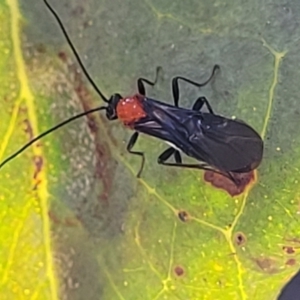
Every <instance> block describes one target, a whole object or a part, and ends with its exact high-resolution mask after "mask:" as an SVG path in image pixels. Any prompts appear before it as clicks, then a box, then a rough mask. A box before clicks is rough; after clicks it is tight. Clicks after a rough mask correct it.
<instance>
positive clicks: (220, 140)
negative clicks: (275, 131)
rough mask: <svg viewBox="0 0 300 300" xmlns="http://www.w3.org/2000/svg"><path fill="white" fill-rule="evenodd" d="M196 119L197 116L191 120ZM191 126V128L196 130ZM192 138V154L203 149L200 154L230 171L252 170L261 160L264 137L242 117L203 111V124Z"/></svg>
mask: <svg viewBox="0 0 300 300" xmlns="http://www.w3.org/2000/svg"><path fill="white" fill-rule="evenodd" d="M196 122H197V117H196V116H195V120H194V121H192V122H191V124H196ZM192 127H193V126H192V125H191V126H190V129H191V131H193V130H194V129H193V128H192ZM190 142H191V144H192V145H193V147H192V148H191V151H190V153H189V155H190V156H196V155H197V153H201V158H202V159H204V160H205V161H206V162H207V163H208V164H210V165H212V166H215V167H216V168H218V169H220V170H224V171H227V172H237V173H243V172H249V171H251V170H253V169H255V168H257V166H258V165H259V164H260V162H261V160H262V155H263V141H262V139H261V137H260V136H259V134H258V133H257V132H256V131H255V130H254V129H253V128H251V127H250V126H249V125H247V124H246V123H244V122H243V121H241V120H232V119H227V118H224V117H222V116H217V115H212V114H208V113H203V114H202V121H201V124H198V127H197V128H196V131H195V132H194V134H193V135H191V137H190Z"/></svg>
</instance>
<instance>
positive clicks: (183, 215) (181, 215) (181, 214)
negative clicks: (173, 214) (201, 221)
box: [178, 210, 189, 222]
mask: <svg viewBox="0 0 300 300" xmlns="http://www.w3.org/2000/svg"><path fill="white" fill-rule="evenodd" d="M178 218H179V219H180V220H181V221H182V222H186V221H188V219H189V214H188V213H187V212H186V211H184V210H181V211H179V212H178Z"/></svg>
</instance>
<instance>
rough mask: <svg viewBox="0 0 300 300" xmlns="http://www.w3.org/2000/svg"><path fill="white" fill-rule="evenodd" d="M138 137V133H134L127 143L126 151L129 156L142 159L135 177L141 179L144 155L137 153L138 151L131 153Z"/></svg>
mask: <svg viewBox="0 0 300 300" xmlns="http://www.w3.org/2000/svg"><path fill="white" fill-rule="evenodd" d="M138 136H139V133H138V132H135V133H134V134H133V135H132V136H131V138H130V140H129V142H128V145H127V148H126V149H127V151H128V152H129V153H130V154H134V155H139V156H141V157H142V163H141V167H140V170H139V171H138V173H137V175H136V177H138V178H139V177H141V174H142V171H143V168H144V164H145V155H144V153H143V152H139V151H132V150H131V149H132V148H133V146H134V144H135V143H136V141H137V138H138Z"/></svg>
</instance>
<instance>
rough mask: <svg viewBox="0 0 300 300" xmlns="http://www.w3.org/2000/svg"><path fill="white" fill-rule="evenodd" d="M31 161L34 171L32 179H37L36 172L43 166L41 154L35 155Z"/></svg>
mask: <svg viewBox="0 0 300 300" xmlns="http://www.w3.org/2000/svg"><path fill="white" fill-rule="evenodd" d="M33 162H34V166H35V169H34V173H33V179H37V177H38V174H39V173H40V172H41V170H42V168H43V164H44V160H43V158H42V157H41V156H35V157H34V158H33Z"/></svg>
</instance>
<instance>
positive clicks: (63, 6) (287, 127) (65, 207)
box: [0, 0, 300, 300]
mask: <svg viewBox="0 0 300 300" xmlns="http://www.w3.org/2000/svg"><path fill="white" fill-rule="evenodd" d="M51 5H53V7H54V8H55V10H56V11H57V12H58V14H59V15H60V16H61V18H62V20H63V23H64V24H65V26H66V28H67V31H68V32H69V33H70V36H71V39H72V41H73V42H74V44H75V46H76V49H78V51H79V53H80V56H81V57H82V58H83V60H84V63H85V65H86V67H87V69H88V70H89V72H90V74H91V76H92V77H93V78H94V79H95V81H96V82H97V83H98V84H99V87H100V89H101V90H102V91H103V92H104V93H105V94H106V95H107V96H109V95H110V94H113V93H115V92H119V93H121V94H122V95H124V96H125V95H130V94H132V93H134V92H135V91H136V83H135V82H136V79H137V78H138V77H144V78H149V79H150V80H151V79H153V78H154V74H155V68H156V66H162V68H163V76H161V78H160V79H159V82H158V84H157V86H155V87H154V88H148V89H147V92H148V94H149V95H150V96H151V97H154V98H157V99H161V100H163V101H166V102H168V103H172V97H171V95H172V94H171V89H170V82H171V79H172V77H174V76H176V75H181V76H186V77H188V78H191V79H193V80H197V81H199V82H201V81H204V80H205V79H207V78H208V76H209V74H210V72H211V70H212V67H213V65H214V64H216V63H218V64H220V66H221V73H220V74H218V75H217V77H216V79H215V81H214V82H213V83H212V84H210V85H208V86H207V87H205V88H203V89H202V90H201V91H198V90H197V89H195V88H192V87H190V86H188V85H184V84H182V86H181V99H180V101H181V102H180V103H181V105H182V106H184V107H191V105H192V103H193V101H194V99H196V98H197V97H198V95H203V94H204V95H205V96H207V98H208V99H209V100H210V103H211V104H212V106H213V108H214V110H215V111H216V112H217V113H219V114H222V115H224V116H228V117H230V116H236V117H238V118H240V119H242V120H245V121H246V122H247V123H249V124H250V125H251V126H253V127H254V128H255V129H256V130H257V131H258V132H260V133H261V135H262V136H263V138H264V141H265V153H264V160H263V162H262V164H261V166H260V167H259V169H258V172H257V173H256V175H255V176H256V181H255V182H253V183H252V184H251V186H249V187H248V188H247V189H246V190H245V192H244V193H242V194H241V195H239V196H235V197H231V196H230V195H229V193H228V192H226V191H225V190H223V189H217V188H215V187H213V186H211V184H209V183H206V182H205V180H204V179H203V172H201V171H192V170H186V169H172V168H167V167H162V166H160V165H157V163H156V159H157V157H158V155H159V154H160V153H161V152H162V151H163V150H164V149H165V148H166V146H165V145H164V143H162V142H161V141H158V140H155V139H153V138H149V137H147V136H142V137H141V138H139V140H138V142H137V144H136V146H135V149H138V150H141V151H144V152H145V155H146V164H145V169H144V172H143V174H142V179H137V178H136V176H135V175H136V173H137V171H138V169H139V166H140V160H139V157H135V156H132V155H129V154H128V153H127V152H126V143H127V141H128V139H129V137H130V134H132V132H130V131H129V130H128V129H126V128H124V127H123V126H122V125H121V124H120V123H119V122H118V121H115V122H108V121H107V120H106V118H105V116H104V115H101V114H100V113H99V114H94V115H90V116H88V118H83V119H81V120H78V121H75V122H73V123H71V124H69V125H67V126H65V127H64V128H62V129H60V130H58V131H57V132H55V133H54V134H52V135H49V136H47V137H46V138H44V139H43V140H41V141H40V142H38V143H36V144H35V145H33V146H32V147H31V148H30V149H27V150H26V151H25V152H23V153H22V154H21V155H19V156H18V157H17V158H15V159H14V160H13V161H11V162H9V163H8V164H7V165H5V166H4V167H3V168H2V169H1V170H0V180H1V185H0V216H1V219H0V220H1V222H0V244H1V251H0V282H1V285H0V294H1V297H2V298H1V299H193V300H194V299H242V300H245V299H274V298H275V297H276V295H278V293H279V291H280V289H281V288H282V286H283V285H284V284H285V283H286V282H287V281H288V280H289V278H291V276H292V275H293V274H294V273H295V271H296V268H297V264H298V260H299V253H298V252H299V251H298V250H297V249H298V248H299V244H300V237H299V209H300V208H299V197H300V194H299V190H300V189H299V180H298V177H299V168H300V161H299V157H300V156H299V154H300V136H299V134H298V127H299V126H298V124H299V110H298V83H297V80H298V78H299V75H298V73H299V72H298V69H299V68H297V65H296V64H297V61H298V60H297V59H298V57H297V56H298V52H299V39H298V36H299V34H300V32H299V28H298V27H299V26H297V25H298V19H297V18H298V17H297V16H298V15H299V13H300V5H299V4H298V3H296V2H294V3H292V2H291V3H289V2H286V4H282V3H281V2H279V1H270V2H268V3H266V2H261V1H248V2H247V3H246V2H245V3H242V2H238V1H231V2H230V3H225V2H222V1H213V2H212V1H200V2H199V1H195V0H190V1H169V0H168V1H158V0H153V1H148V0H145V1H137V0H134V1H133V0H131V1H129V0H125V1H124V0H122V1H121V0H118V1H117V0H115V1H104V0H101V1H92V0H89V1H85V2H82V1H72V2H70V1H54V0H53V1H52V2H51ZM18 6H19V3H17V0H7V2H4V1H0V24H1V26H0V40H1V43H0V51H1V56H0V69H1V73H0V74H1V75H0V76H1V80H0V85H1V88H0V101H1V107H2V109H1V112H0V113H1V123H0V136H1V143H0V160H1V161H2V160H4V159H5V158H6V157H8V156H9V155H10V154H12V153H13V152H14V151H16V150H17V149H19V148H20V147H21V146H22V145H23V144H24V143H26V142H27V141H28V140H30V139H31V138H32V137H34V136H36V135H37V134H39V133H41V132H43V131H44V130H46V129H48V128H50V127H51V126H53V125H55V124H57V123H58V122H60V121H62V120H65V119H66V118H68V117H70V116H72V115H74V114H76V113H79V112H82V111H83V109H85V110H86V109H89V108H92V107H95V106H99V105H102V104H103V103H102V100H101V99H99V98H98V97H97V95H96V94H95V93H94V91H92V89H91V87H90V85H89V84H88V83H87V81H86V79H85V78H84V77H83V75H82V73H81V72H78V70H77V68H78V64H77V62H76V61H75V59H74V56H73V55H72V54H71V52H70V49H69V48H68V46H67V45H66V41H65V39H64V38H63V37H62V34H61V31H60V29H59V28H58V26H57V24H56V22H55V20H54V19H53V16H52V15H50V14H49V12H48V10H47V8H46V7H45V5H44V3H43V1H42V0H40V1H33V0H26V1H22V2H21V10H19V9H20V8H19V7H18ZM180 212H181V214H182V215H184V213H186V220H185V221H182V220H180V218H179V217H178V214H179V213H180Z"/></svg>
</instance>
